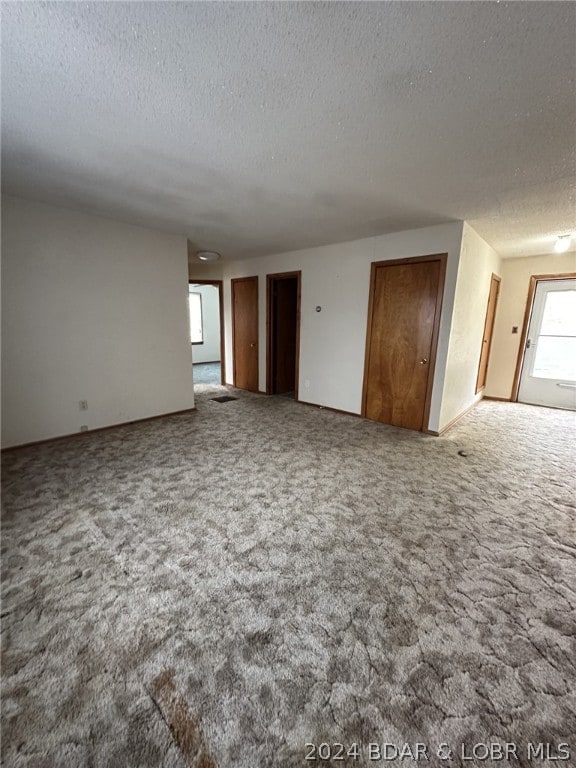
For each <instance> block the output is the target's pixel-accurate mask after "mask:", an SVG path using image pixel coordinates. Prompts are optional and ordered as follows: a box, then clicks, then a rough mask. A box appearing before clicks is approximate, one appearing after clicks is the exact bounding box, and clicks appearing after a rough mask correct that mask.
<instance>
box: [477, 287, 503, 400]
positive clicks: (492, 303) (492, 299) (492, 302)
mask: <svg viewBox="0 0 576 768" xmlns="http://www.w3.org/2000/svg"><path fill="white" fill-rule="evenodd" d="M499 293H500V278H499V277H498V275H494V274H492V278H491V279H490V293H489V295H488V307H487V308H486V320H485V321H484V334H483V335H482V348H481V349H480V362H479V363H478V377H477V379H476V394H478V392H481V391H482V390H483V389H484V387H485V386H486V375H487V373H488V362H489V360H490V348H491V346H492V334H493V333H494V320H495V319H496V307H497V305H498V294H499Z"/></svg>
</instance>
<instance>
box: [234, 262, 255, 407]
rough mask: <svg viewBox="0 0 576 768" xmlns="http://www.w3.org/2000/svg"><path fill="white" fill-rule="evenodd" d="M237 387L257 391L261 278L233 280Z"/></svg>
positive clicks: (235, 379)
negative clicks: (259, 279)
mask: <svg viewBox="0 0 576 768" xmlns="http://www.w3.org/2000/svg"><path fill="white" fill-rule="evenodd" d="M232 347H233V351H234V386H235V387H238V389H247V390H249V391H250V392H258V278H257V277H243V278H238V279H235V280H232Z"/></svg>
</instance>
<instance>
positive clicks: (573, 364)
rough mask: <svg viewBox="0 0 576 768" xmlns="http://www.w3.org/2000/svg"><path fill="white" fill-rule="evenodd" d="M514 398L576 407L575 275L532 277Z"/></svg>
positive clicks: (533, 402) (571, 408) (564, 406)
mask: <svg viewBox="0 0 576 768" xmlns="http://www.w3.org/2000/svg"><path fill="white" fill-rule="evenodd" d="M533 283H534V284H533V286H531V291H530V293H531V296H532V297H533V299H532V302H531V310H530V299H529V309H528V313H527V318H528V322H527V324H526V328H525V333H524V345H523V359H522V361H521V374H520V382H519V388H518V400H519V401H520V402H522V403H529V404H532V405H546V406H549V407H552V408H568V409H570V410H576V279H575V278H564V277H557V278H549V279H539V278H538V277H535V278H534V279H533Z"/></svg>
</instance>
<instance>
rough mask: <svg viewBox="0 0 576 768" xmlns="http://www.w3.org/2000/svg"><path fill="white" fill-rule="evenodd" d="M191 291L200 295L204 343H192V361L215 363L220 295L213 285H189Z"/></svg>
mask: <svg viewBox="0 0 576 768" xmlns="http://www.w3.org/2000/svg"><path fill="white" fill-rule="evenodd" d="M190 292H191V293H199V294H200V295H201V296H202V326H203V328H204V343H203V344H193V345H192V361H193V362H194V363H216V362H219V361H220V297H219V292H218V288H216V286H214V285H196V286H190Z"/></svg>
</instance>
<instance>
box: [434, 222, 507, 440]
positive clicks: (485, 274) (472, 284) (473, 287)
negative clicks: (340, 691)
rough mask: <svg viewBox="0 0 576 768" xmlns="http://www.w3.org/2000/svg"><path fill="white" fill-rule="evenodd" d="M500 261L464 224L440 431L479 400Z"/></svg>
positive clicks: (489, 247)
mask: <svg viewBox="0 0 576 768" xmlns="http://www.w3.org/2000/svg"><path fill="white" fill-rule="evenodd" d="M500 271H501V259H500V256H499V255H498V254H497V253H496V251H495V250H494V249H493V248H492V247H491V246H489V245H488V243H487V242H485V241H484V240H483V239H482V238H481V237H480V236H479V235H478V234H477V233H476V232H475V231H474V230H473V229H472V227H471V226H470V225H469V224H467V223H464V229H463V232H462V247H461V253H460V265H459V267H458V280H457V283H456V294H455V297H454V312H453V314H452V327H451V329H450V343H449V348H448V359H447V363H446V375H445V379H444V391H443V396H442V407H441V409H440V428H442V427H445V426H446V425H447V424H449V423H450V422H451V421H452V419H455V418H456V417H457V416H459V415H460V414H461V413H462V412H463V411H465V410H466V409H467V408H469V407H470V406H471V405H473V404H474V403H475V402H476V401H477V400H479V399H480V398H481V397H482V393H479V394H478V395H476V391H475V390H476V380H477V378H478V365H479V363H480V350H481V347H482V338H483V335H484V324H485V321H486V309H487V306H488V296H489V294H490V281H491V277H492V274H493V273H494V274H497V275H500Z"/></svg>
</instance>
